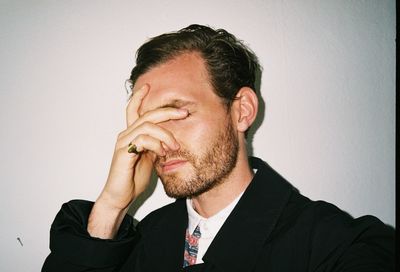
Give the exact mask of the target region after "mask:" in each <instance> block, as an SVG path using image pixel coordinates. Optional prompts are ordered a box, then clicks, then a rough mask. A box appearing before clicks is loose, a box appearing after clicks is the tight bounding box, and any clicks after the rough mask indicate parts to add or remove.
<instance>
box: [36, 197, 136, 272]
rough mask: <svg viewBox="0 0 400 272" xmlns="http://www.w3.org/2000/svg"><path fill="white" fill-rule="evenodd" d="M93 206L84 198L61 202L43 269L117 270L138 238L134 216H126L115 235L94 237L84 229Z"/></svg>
mask: <svg viewBox="0 0 400 272" xmlns="http://www.w3.org/2000/svg"><path fill="white" fill-rule="evenodd" d="M92 206H93V202H90V201H85V200H72V201H70V202H67V203H65V204H63V205H62V207H61V210H60V211H59V212H58V214H57V216H56V218H55V219H54V222H53V224H52V225H51V229H50V250H51V253H50V255H49V256H48V257H47V258H46V260H45V262H44V264H43V267H42V272H53V271H54V272H55V271H57V272H64V271H65V272H66V271H68V272H81V271H96V272H111V271H119V268H120V267H121V266H122V265H123V264H124V263H125V261H126V259H127V258H128V256H129V255H130V253H131V252H132V251H133V249H134V247H135V245H136V244H137V243H138V240H139V239H140V235H139V234H138V232H137V231H136V230H135V227H134V224H133V218H132V217H131V216H129V215H126V216H125V218H124V219H123V221H122V223H121V226H120V229H119V231H118V234H117V236H116V238H114V239H100V238H94V237H91V236H90V235H89V233H88V232H87V221H88V217H89V214H90V211H91V209H92Z"/></svg>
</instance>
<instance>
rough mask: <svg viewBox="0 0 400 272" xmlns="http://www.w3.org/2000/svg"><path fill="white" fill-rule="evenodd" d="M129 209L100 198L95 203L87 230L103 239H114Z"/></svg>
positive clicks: (93, 235)
mask: <svg viewBox="0 0 400 272" xmlns="http://www.w3.org/2000/svg"><path fill="white" fill-rule="evenodd" d="M127 210H128V207H126V208H124V209H121V208H118V207H115V206H113V205H110V203H109V202H107V201H105V200H104V199H102V198H100V197H99V199H98V200H97V201H96V202H95V204H94V205H93V208H92V211H91V212H90V215H89V219H88V227H87V231H88V233H89V234H90V236H92V237H97V238H101V239H113V238H114V237H115V235H116V234H117V232H118V229H119V226H120V225H121V222H122V220H123V218H124V216H125V214H126V212H127Z"/></svg>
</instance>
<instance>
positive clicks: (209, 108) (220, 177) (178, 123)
mask: <svg viewBox="0 0 400 272" xmlns="http://www.w3.org/2000/svg"><path fill="white" fill-rule="evenodd" d="M146 83H147V84H149V85H150V91H149V93H148V94H147V96H146V98H145V99H144V101H143V104H142V106H141V108H140V114H143V113H145V112H147V111H150V110H155V109H157V108H162V107H165V106H169V107H176V108H183V109H187V110H188V112H189V115H188V117H186V118H184V119H181V120H170V121H167V122H163V123H159V124H158V125H159V126H161V127H163V128H164V129H166V130H169V131H170V132H171V133H172V134H173V135H174V137H175V139H176V140H177V141H178V142H179V144H180V146H181V147H180V149H179V150H177V151H167V155H166V156H165V157H158V158H157V159H156V161H155V169H156V171H157V174H158V176H159V177H160V179H161V181H162V183H163V185H164V189H165V191H166V193H167V195H169V196H170V197H174V198H182V197H191V196H196V195H199V194H201V193H203V192H205V191H207V190H209V189H211V188H213V187H214V186H216V185H217V184H219V183H221V182H223V181H224V179H225V178H227V177H228V175H229V174H230V173H231V171H232V169H233V168H234V167H235V165H236V160H237V155H238V136H237V131H236V129H235V127H234V125H233V122H232V119H231V114H230V112H229V111H227V109H226V107H225V105H224V104H223V103H222V100H221V98H220V97H218V96H217V95H216V94H215V93H214V92H213V89H212V87H211V85H210V81H209V76H208V73H207V71H206V68H205V65H204V61H203V59H202V58H201V57H200V55H199V54H197V53H190V54H189V53H186V54H182V55H180V56H178V57H176V58H175V59H173V60H171V61H168V62H166V63H164V64H161V65H159V66H156V67H154V68H153V69H151V70H150V71H148V72H147V73H145V74H143V75H142V76H140V77H139V78H138V80H137V81H136V84H135V86H136V87H140V86H142V85H144V84H146Z"/></svg>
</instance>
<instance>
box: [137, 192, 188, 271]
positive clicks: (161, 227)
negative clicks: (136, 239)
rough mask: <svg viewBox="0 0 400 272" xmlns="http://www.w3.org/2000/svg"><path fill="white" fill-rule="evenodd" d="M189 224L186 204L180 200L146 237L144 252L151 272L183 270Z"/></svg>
mask: <svg viewBox="0 0 400 272" xmlns="http://www.w3.org/2000/svg"><path fill="white" fill-rule="evenodd" d="M187 224H188V218H187V210H186V202H185V200H184V199H179V200H177V201H176V202H175V203H173V204H172V207H171V208H170V209H169V210H168V212H167V213H165V214H163V217H162V218H161V219H160V220H159V221H158V222H157V226H155V227H154V228H153V229H152V230H151V231H149V232H148V233H147V235H146V238H145V242H144V250H145V256H147V258H148V262H149V263H148V267H152V269H150V271H180V270H182V265H183V253H184V252H183V251H184V243H185V232H186V228H187Z"/></svg>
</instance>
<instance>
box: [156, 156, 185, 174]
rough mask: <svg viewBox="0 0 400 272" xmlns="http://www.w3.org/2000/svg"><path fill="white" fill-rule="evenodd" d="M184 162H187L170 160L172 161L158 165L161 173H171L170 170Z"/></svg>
mask: <svg viewBox="0 0 400 272" xmlns="http://www.w3.org/2000/svg"><path fill="white" fill-rule="evenodd" d="M186 162H187V161H186V160H182V159H172V160H169V161H166V162H163V163H160V165H161V169H162V170H163V172H168V171H172V170H174V169H176V168H178V167H180V166H182V165H183V164H185V163H186Z"/></svg>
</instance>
